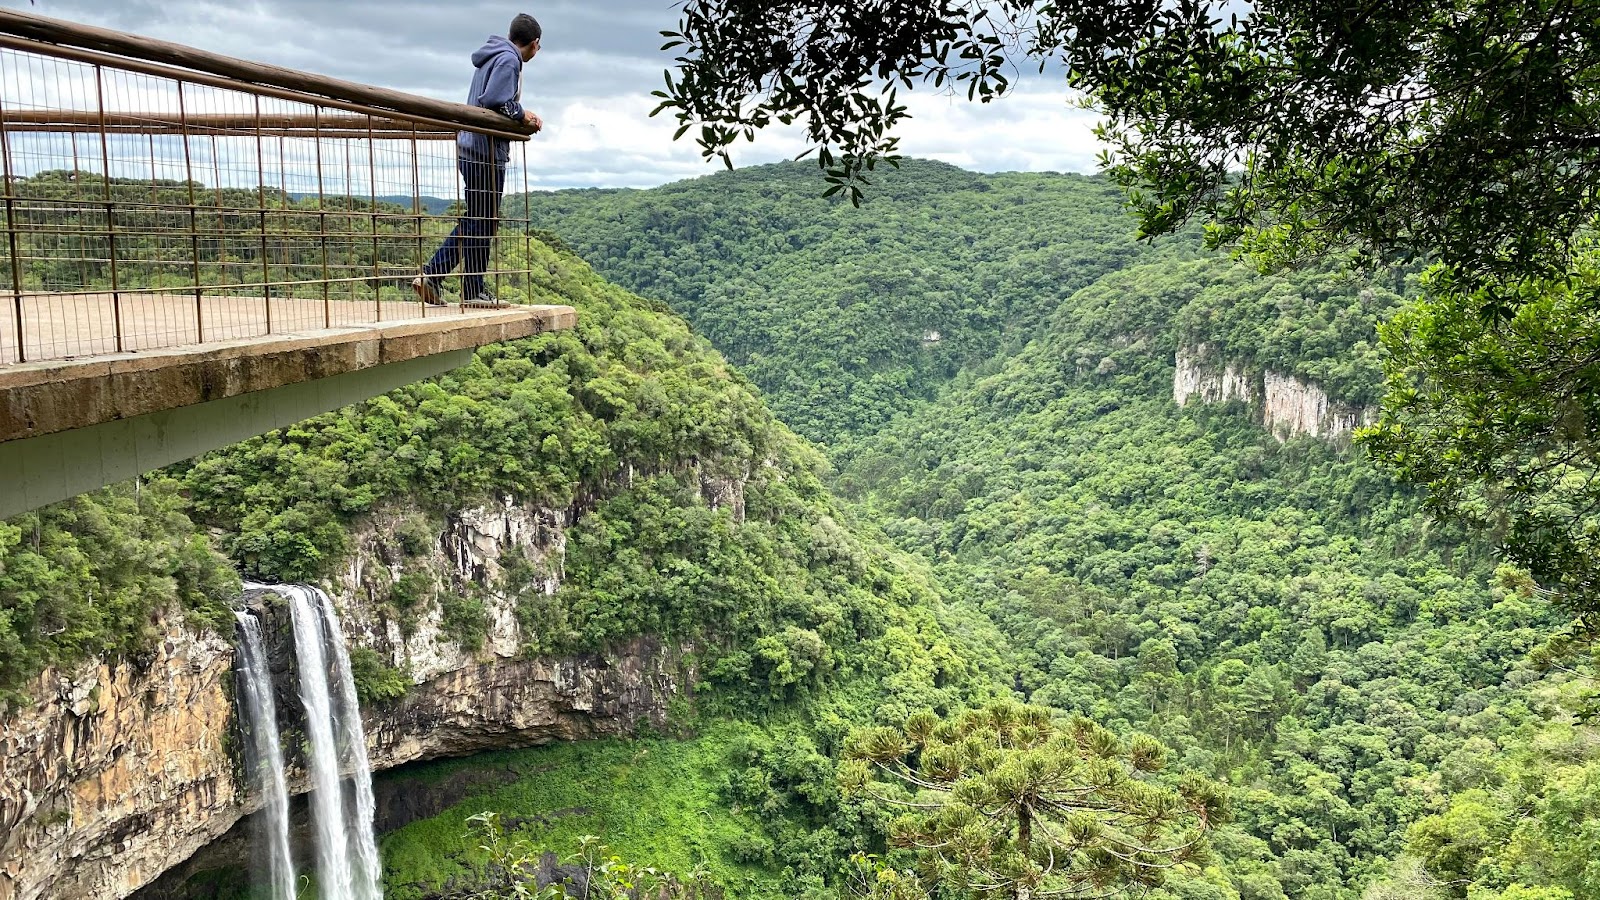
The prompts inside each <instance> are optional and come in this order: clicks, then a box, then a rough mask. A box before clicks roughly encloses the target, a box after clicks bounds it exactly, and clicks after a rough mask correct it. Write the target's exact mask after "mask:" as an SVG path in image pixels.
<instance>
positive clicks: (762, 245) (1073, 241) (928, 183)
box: [508, 160, 1150, 447]
mask: <svg viewBox="0 0 1600 900" xmlns="http://www.w3.org/2000/svg"><path fill="white" fill-rule="evenodd" d="M820 194H821V186H820V182H819V181H818V176H817V170H816V166H815V165H812V164H809V163H788V164H781V165H774V166H759V167H755V168H750V169H741V170H738V171H733V172H721V173H717V174H715V175H710V176H707V177H704V178H700V179H696V180H693V181H685V182H681V183H678V184H671V185H666V186H664V187H660V188H655V189H652V190H648V191H637V190H608V191H595V190H591V191H561V192H556V193H553V194H536V195H533V196H531V197H528V198H525V200H524V199H523V198H514V199H513V200H511V201H508V202H510V203H513V204H515V203H520V202H527V203H528V204H530V205H531V207H532V210H531V214H532V216H533V219H534V221H536V222H544V223H548V225H547V226H546V227H547V228H548V229H549V230H551V231H554V232H556V233H558V234H559V235H560V236H561V238H562V239H563V240H565V241H566V242H567V243H568V244H570V245H571V246H572V248H573V249H574V250H576V251H577V252H578V253H579V255H581V256H583V257H584V258H585V259H587V260H588V261H589V262H590V263H591V264H592V265H594V266H595V268H596V269H598V270H599V271H600V272H602V273H604V274H605V275H606V277H608V278H610V279H612V280H614V281H616V282H618V283H620V284H622V285H625V286H627V287H628V288H629V289H630V290H634V291H637V292H639V293H641V294H643V295H645V296H649V297H654V298H657V299H660V300H664V301H666V302H668V303H670V304H672V306H673V308H674V309H676V310H678V311H679V312H680V313H681V314H682V315H684V316H685V317H686V318H688V319H689V321H690V324H692V325H693V326H694V327H695V330H696V331H698V332H700V333H701V334H704V335H705V336H706V337H708V338H710V339H711V341H712V342H713V343H714V344H716V345H717V347H718V348H719V349H720V350H721V351H722V352H723V354H724V355H726V356H727V357H728V359H729V361H730V362H732V363H733V364H734V365H736V366H737V367H738V368H739V369H740V371H742V372H743V373H744V374H745V375H747V376H748V377H749V378H750V379H751V380H753V381H754V382H755V383H756V385H757V386H758V387H760V388H761V390H762V392H763V393H764V394H765V395H766V396H767V398H768V400H769V402H770V403H771V404H772V406H773V410H774V411H775V412H777V413H778V415H779V417H780V418H782V419H783V420H784V421H785V422H786V423H788V424H789V425H790V426H791V427H793V428H795V429H796V430H797V431H799V432H801V433H802V434H804V435H806V436H807V437H809V438H811V439H812V440H815V441H818V442H821V443H823V444H825V445H828V446H830V447H837V446H839V445H840V444H845V443H849V442H850V441H852V440H854V439H855V438H857V437H859V436H861V435H865V434H869V433H871V432H872V431H874V430H876V429H877V428H878V427H880V426H881V425H882V424H883V423H884V422H886V421H887V420H888V419H889V418H891V417H892V416H894V415H895V414H897V413H903V412H906V411H907V410H910V409H912V408H913V407H914V406H915V405H916V404H917V403H918V402H919V401H922V400H926V399H928V398H930V397H932V396H934V395H935V394H936V393H937V392H938V390H939V389H940V387H941V386H942V385H943V384H945V383H946V382H948V381H949V380H950V379H951V378H952V377H954V376H955V374H956V373H957V372H959V371H961V370H962V369H963V368H965V367H968V366H973V365H983V364H985V363H986V362H987V361H990V360H992V359H994V358H995V357H996V356H999V355H1004V354H1006V353H1009V352H1012V351H1014V350H1015V349H1017V348H1018V347H1020V346H1022V345H1023V344H1025V343H1026V342H1027V341H1028V339H1029V337H1030V336H1031V335H1032V334H1033V332H1034V331H1035V330H1036V329H1037V328H1038V327H1039V325H1040V323H1041V322H1043V320H1044V319H1045V318H1046V317H1047V316H1048V315H1049V314H1050V312H1051V310H1053V309H1054V308H1055V307H1056V306H1057V305H1058V304H1060V303H1061V302H1062V301H1063V300H1064V299H1065V298H1066V297H1068V296H1070V295H1071V294H1072V292H1073V291H1075V290H1077V289H1078V288H1081V287H1083V286H1085V285H1087V284H1089V283H1090V282H1091V281H1093V280H1094V279H1095V278H1097V277H1099V276H1100V275H1103V274H1105V273H1107V272H1111V271H1115V270H1116V269H1119V268H1121V267H1123V266H1126V265H1128V264H1129V263H1130V262H1132V261H1133V260H1136V259H1140V258H1143V257H1144V256H1146V255H1147V254H1148V253H1149V252H1150V248H1149V247H1148V246H1146V245H1141V244H1140V243H1138V242H1137V241H1136V240H1135V238H1134V234H1133V223H1132V222H1131V220H1129V219H1127V218H1126V217H1125V216H1124V215H1123V213H1122V209H1121V195H1120V194H1119V193H1118V191H1117V189H1116V188H1115V187H1114V186H1112V185H1110V184H1108V183H1106V182H1105V181H1103V180H1101V179H1098V178H1087V177H1084V176H1081V175H1053V174H1029V175H1018V174H1002V175H979V174H975V173H972V172H967V171H964V170H962V169H958V168H956V167H954V166H949V165H945V164H943V163H936V162H927V161H921V160H911V161H907V162H906V163H904V164H903V166H902V167H901V169H900V170H898V171H895V170H888V171H885V172H883V173H882V174H881V175H880V176H879V177H878V178H877V180H876V184H875V185H874V188H873V190H872V193H871V196H870V199H869V200H868V202H867V203H866V204H865V205H863V206H862V207H861V208H859V209H857V208H854V207H852V206H851V205H850V204H849V203H848V202H845V201H842V200H840V199H838V198H829V199H825V198H823V197H821V196H820Z"/></svg>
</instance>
